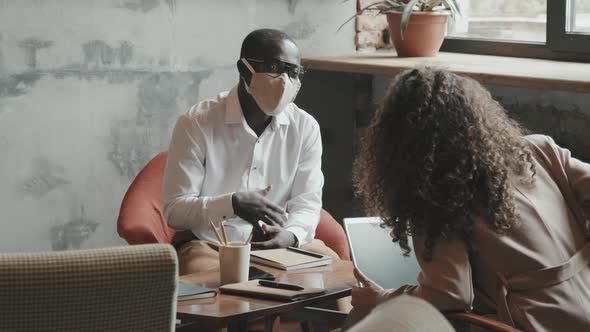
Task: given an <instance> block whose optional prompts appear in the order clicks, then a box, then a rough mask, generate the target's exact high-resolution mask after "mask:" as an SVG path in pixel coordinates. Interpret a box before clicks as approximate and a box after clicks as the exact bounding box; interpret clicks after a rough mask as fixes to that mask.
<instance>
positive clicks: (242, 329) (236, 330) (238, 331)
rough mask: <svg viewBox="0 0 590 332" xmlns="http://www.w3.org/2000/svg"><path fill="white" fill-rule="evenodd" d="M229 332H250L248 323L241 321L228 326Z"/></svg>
mask: <svg viewBox="0 0 590 332" xmlns="http://www.w3.org/2000/svg"><path fill="white" fill-rule="evenodd" d="M227 332H248V321H245V320H239V321H236V322H231V323H229V324H228V325H227Z"/></svg>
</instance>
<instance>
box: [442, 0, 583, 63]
mask: <svg viewBox="0 0 590 332" xmlns="http://www.w3.org/2000/svg"><path fill="white" fill-rule="evenodd" d="M568 1H569V0H547V25H546V32H547V33H546V42H545V43H538V42H526V41H523V42H518V41H504V40H490V39H472V38H462V37H452V36H451V37H449V36H447V37H445V40H444V42H443V44H442V47H441V49H440V50H441V51H443V52H457V53H469V54H485V55H499V56H510V57H524V58H538V59H548V60H563V61H579V62H590V34H582V33H571V32H570V33H568V32H567V31H566V15H567V10H568ZM570 9H571V11H570V12H573V11H574V8H570Z"/></svg>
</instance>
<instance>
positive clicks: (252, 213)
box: [232, 186, 287, 233]
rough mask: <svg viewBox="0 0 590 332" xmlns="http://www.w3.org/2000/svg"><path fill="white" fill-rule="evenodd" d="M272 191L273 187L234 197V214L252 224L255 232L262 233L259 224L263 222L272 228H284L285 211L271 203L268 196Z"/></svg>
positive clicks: (234, 195)
mask: <svg viewBox="0 0 590 332" xmlns="http://www.w3.org/2000/svg"><path fill="white" fill-rule="evenodd" d="M271 190H272V187H271V186H268V187H266V189H263V190H260V191H250V192H237V193H234V194H233V195H232V206H233V208H234V213H235V214H236V215H237V216H238V217H240V218H242V219H244V220H246V221H247V222H249V223H250V224H252V226H254V228H255V230H256V231H258V232H261V233H264V232H263V231H262V228H261V227H260V225H259V224H258V221H259V220H262V221H263V222H265V223H266V224H268V225H270V226H280V227H282V226H284V225H285V222H287V217H286V216H285V211H284V210H283V209H282V208H281V207H280V206H278V205H276V204H274V203H273V202H271V201H269V200H268V199H267V198H265V197H264V196H266V195H267V194H268V193H269V192H270V191H271Z"/></svg>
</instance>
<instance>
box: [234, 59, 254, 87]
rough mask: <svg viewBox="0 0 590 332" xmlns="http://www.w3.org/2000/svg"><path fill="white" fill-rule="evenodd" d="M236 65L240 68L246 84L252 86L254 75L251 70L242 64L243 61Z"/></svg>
mask: <svg viewBox="0 0 590 332" xmlns="http://www.w3.org/2000/svg"><path fill="white" fill-rule="evenodd" d="M236 65H237V66H238V72H239V73H240V78H242V79H243V80H244V81H245V82H246V84H248V85H250V80H252V73H251V72H250V70H248V68H247V67H246V65H245V64H244V63H243V62H242V59H240V60H238V63H236Z"/></svg>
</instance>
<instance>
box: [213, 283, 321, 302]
mask: <svg viewBox="0 0 590 332" xmlns="http://www.w3.org/2000/svg"><path fill="white" fill-rule="evenodd" d="M219 291H220V292H221V293H226V294H235V295H242V296H251V297H258V298H263V299H269V300H281V301H298V300H303V299H306V298H309V297H314V296H317V295H320V294H323V293H325V292H326V290H325V289H323V288H312V287H306V288H305V289H303V290H287V289H279V288H272V287H264V286H260V285H259V284H258V280H250V281H246V282H241V283H237V284H229V285H224V286H221V287H219Z"/></svg>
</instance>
